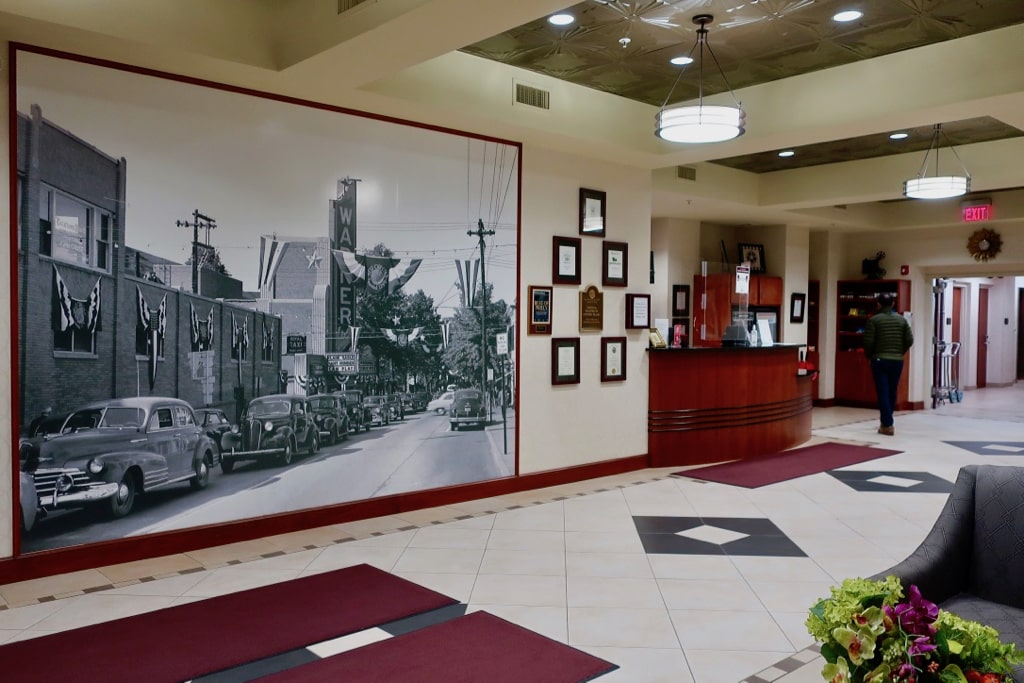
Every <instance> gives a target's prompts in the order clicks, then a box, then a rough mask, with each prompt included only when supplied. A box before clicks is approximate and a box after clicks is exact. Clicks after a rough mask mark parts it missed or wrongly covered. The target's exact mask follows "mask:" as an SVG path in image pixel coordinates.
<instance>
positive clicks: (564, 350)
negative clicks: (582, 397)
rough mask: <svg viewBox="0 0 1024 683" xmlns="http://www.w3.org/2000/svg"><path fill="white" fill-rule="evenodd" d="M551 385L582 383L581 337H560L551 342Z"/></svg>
mask: <svg viewBox="0 0 1024 683" xmlns="http://www.w3.org/2000/svg"><path fill="white" fill-rule="evenodd" d="M551 383H552V384H579V383H580V338H579V337H558V338H555V339H552V340H551Z"/></svg>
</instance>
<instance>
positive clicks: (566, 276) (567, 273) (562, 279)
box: [551, 235, 583, 285]
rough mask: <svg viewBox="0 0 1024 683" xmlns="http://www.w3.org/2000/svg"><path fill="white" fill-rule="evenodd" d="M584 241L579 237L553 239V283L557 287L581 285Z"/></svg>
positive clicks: (557, 237)
mask: <svg viewBox="0 0 1024 683" xmlns="http://www.w3.org/2000/svg"><path fill="white" fill-rule="evenodd" d="M582 245H583V241H582V240H581V239H580V238H578V237H559V236H558V235H555V237H554V238H552V246H551V252H552V253H551V282H553V283H554V284H556V285H578V284H579V283H580V251H581V247H582Z"/></svg>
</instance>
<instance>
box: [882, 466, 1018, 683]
mask: <svg viewBox="0 0 1024 683" xmlns="http://www.w3.org/2000/svg"><path fill="white" fill-rule="evenodd" d="M889 574H895V575H896V576H898V577H899V579H900V582H901V583H902V584H903V588H904V590H906V588H907V587H908V586H911V585H916V586H917V587H918V588H920V589H921V594H922V595H923V596H924V597H925V598H926V599H928V600H931V601H933V602H936V603H938V605H939V606H940V607H941V608H942V609H945V610H948V611H950V612H952V613H954V614H957V615H959V616H961V617H963V618H965V619H972V620H974V621H978V622H981V623H983V624H987V625H988V626H991V627H993V628H995V629H996V630H998V631H999V634H1000V638H1001V640H1002V641H1003V642H1004V643H1005V642H1009V643H1014V644H1016V645H1017V646H1018V647H1019V648H1021V649H1024V467H1001V466H997V465H967V466H965V467H963V468H961V470H960V473H959V475H958V476H957V479H956V484H955V485H954V486H953V491H952V492H951V493H950V494H949V499H948V500H947V501H946V506H945V507H944V508H943V509H942V512H940V513H939V517H938V519H937V520H936V521H935V525H934V526H933V527H932V530H931V531H930V532H929V533H928V535H927V536H926V537H925V539H924V541H922V543H921V545H920V546H918V548H917V550H915V551H914V552H913V553H912V554H911V555H910V557H908V558H907V559H905V560H903V561H902V562H900V563H899V564H897V565H896V566H895V567H892V568H891V569H888V570H886V571H884V572H882V573H881V574H878V575H876V576H875V577H873V578H876V579H877V578H882V577H884V576H888V575H889ZM1014 678H1015V679H1016V680H1017V681H1019V682H1024V665H1021V666H1018V667H1017V668H1016V670H1015V671H1014Z"/></svg>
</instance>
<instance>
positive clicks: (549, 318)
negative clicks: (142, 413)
mask: <svg viewBox="0 0 1024 683" xmlns="http://www.w3.org/2000/svg"><path fill="white" fill-rule="evenodd" d="M607 208H608V193H607V192H605V191H603V190H597V189H591V188H585V187H581V188H579V235H580V237H576V236H569V235H553V236H552V238H551V286H550V287H549V286H547V285H530V286H529V289H528V296H529V303H528V315H527V333H528V334H552V330H553V329H554V327H555V326H554V319H553V301H554V298H555V296H556V293H555V291H554V289H555V287H556V286H558V285H575V286H577V287H580V286H581V285H582V284H583V282H584V280H583V271H584V270H587V269H589V267H590V264H589V263H588V262H587V259H586V258H585V256H586V255H585V254H584V252H585V251H592V250H591V249H590V248H589V247H588V246H587V245H588V244H590V243H591V241H590V240H588V239H587V237H601V238H605V237H607V236H608V235H609V230H610V227H613V226H610V225H609V221H608V216H607ZM600 254H601V262H600V273H601V285H602V286H603V287H607V288H625V287H628V286H629V243H628V242H624V241H617V240H613V239H602V240H601V251H600ZM606 303H609V304H610V305H616V304H620V303H621V305H623V306H624V308H625V316H624V321H623V328H624V329H625V330H639V329H643V330H646V329H648V328H649V327H650V325H651V320H650V307H651V296H650V294H646V293H644V294H640V293H618V294H617V295H616V293H615V292H614V289H613V291H612V292H611V293H610V296H606V292H603V291H601V290H600V289H598V288H597V286H595V285H592V284H588V285H586V286H584V287H582V288H580V289H579V290H578V309H577V313H578V321H579V332H580V333H581V334H584V335H585V334H586V333H590V332H597V333H603V332H604V331H605V326H606V325H608V324H614V323H613V322H612V321H613V320H614V319H612V318H608V317H607V316H605V315H604V312H605V304H606ZM616 317H617V318H618V319H619V320H623V318H621V317H618V316H616ZM581 339H585V337H554V338H552V339H551V384H552V385H566V384H579V383H580V363H581V361H580V354H581ZM628 360H629V359H628V354H627V338H626V337H625V336H608V337H604V336H603V337H601V338H600V381H601V382H602V383H606V382H624V381H625V380H626V377H627V366H628ZM595 365H596V363H595Z"/></svg>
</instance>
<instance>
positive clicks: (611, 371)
mask: <svg viewBox="0 0 1024 683" xmlns="http://www.w3.org/2000/svg"><path fill="white" fill-rule="evenodd" d="M625 379H626V338H625V337H603V338H602V339H601V381H602V382H622V381H624V380H625Z"/></svg>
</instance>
